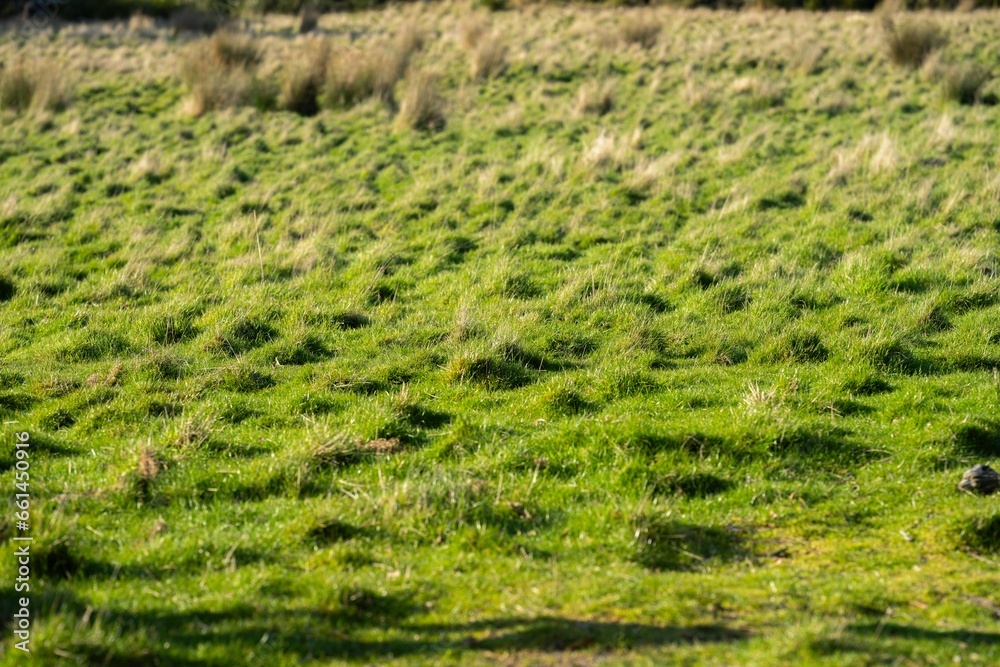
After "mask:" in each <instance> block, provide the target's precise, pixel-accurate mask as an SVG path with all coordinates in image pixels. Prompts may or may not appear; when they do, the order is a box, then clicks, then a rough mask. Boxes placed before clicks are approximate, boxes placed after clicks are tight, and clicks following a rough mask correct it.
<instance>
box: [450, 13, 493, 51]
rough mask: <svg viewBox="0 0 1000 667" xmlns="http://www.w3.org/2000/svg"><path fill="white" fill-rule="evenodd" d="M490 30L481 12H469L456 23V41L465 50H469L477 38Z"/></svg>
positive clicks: (477, 40) (477, 42)
mask: <svg viewBox="0 0 1000 667" xmlns="http://www.w3.org/2000/svg"><path fill="white" fill-rule="evenodd" d="M489 30H490V24H489V21H488V20H487V19H486V17H485V16H482V15H481V14H469V15H468V16H465V17H463V18H462V20H461V21H459V24H458V43H459V45H460V46H461V47H462V48H463V49H465V50H466V51H471V50H472V49H474V48H475V47H476V45H477V44H479V40H480V39H481V38H482V37H483V36H484V35H486V34H487V33H488V32H489Z"/></svg>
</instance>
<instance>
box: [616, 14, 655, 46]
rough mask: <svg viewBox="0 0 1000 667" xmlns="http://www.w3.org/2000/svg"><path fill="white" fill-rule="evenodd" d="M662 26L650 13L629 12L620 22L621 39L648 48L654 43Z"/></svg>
mask: <svg viewBox="0 0 1000 667" xmlns="http://www.w3.org/2000/svg"><path fill="white" fill-rule="evenodd" d="M662 28H663V26H662V25H661V24H660V22H659V21H657V20H656V19H655V18H654V17H653V16H652V14H648V13H646V12H630V13H629V14H628V15H627V16H626V17H625V19H624V20H623V21H622V24H621V37H622V41H624V42H625V43H626V44H637V45H639V46H641V47H642V48H644V49H648V48H650V47H652V46H653V45H654V44H656V38H657V37H658V36H659V34H660V30H662Z"/></svg>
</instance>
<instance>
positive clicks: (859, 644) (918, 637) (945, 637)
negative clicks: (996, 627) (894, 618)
mask: <svg viewBox="0 0 1000 667" xmlns="http://www.w3.org/2000/svg"><path fill="white" fill-rule="evenodd" d="M848 629H849V631H850V635H849V636H845V637H841V638H838V639H833V638H824V639H818V640H816V641H814V642H812V644H811V647H812V650H813V651H814V652H816V653H819V654H821V655H837V654H843V653H865V654H870V653H872V652H873V651H874V650H875V649H876V648H877V646H878V644H879V643H882V642H887V641H913V642H934V643H935V644H941V643H942V642H943V643H948V644H961V645H962V646H963V648H965V647H968V648H969V649H971V648H973V647H988V646H998V645H1000V632H982V631H978V630H935V629H932V628H920V627H916V626H913V625H903V624H900V623H885V624H882V623H863V624H853V625H851V626H850V627H849V628H848ZM882 648H883V650H884V646H883V647H882ZM889 662H891V663H892V664H896V662H895V661H894V659H893V660H888V659H887V660H886V664H889Z"/></svg>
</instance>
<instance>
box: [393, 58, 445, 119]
mask: <svg viewBox="0 0 1000 667" xmlns="http://www.w3.org/2000/svg"><path fill="white" fill-rule="evenodd" d="M445 120H446V119H445V102H444V98H443V97H442V96H441V92H440V84H439V82H438V76H437V75H436V74H435V73H433V72H428V71H418V72H411V73H410V75H409V76H407V78H406V88H405V90H404V92H403V101H402V103H401V104H400V107H399V115H398V116H397V117H396V124H397V127H401V128H409V129H411V130H440V129H442V128H444V125H445Z"/></svg>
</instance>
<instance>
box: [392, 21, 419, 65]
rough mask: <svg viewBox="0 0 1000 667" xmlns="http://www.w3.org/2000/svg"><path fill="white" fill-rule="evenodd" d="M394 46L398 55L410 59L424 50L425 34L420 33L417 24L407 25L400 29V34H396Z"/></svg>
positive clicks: (410, 23)
mask: <svg viewBox="0 0 1000 667" xmlns="http://www.w3.org/2000/svg"><path fill="white" fill-rule="evenodd" d="M394 46H395V47H396V51H397V52H398V53H401V54H403V55H405V56H406V57H407V58H409V57H410V56H412V55H413V54H414V53H416V52H417V51H420V50H421V49H423V48H424V34H423V33H422V32H420V28H419V27H418V26H417V24H416V23H413V22H409V23H406V24H405V25H404V26H403V27H402V28H400V29H399V31H398V32H396V37H395V44H394Z"/></svg>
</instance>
